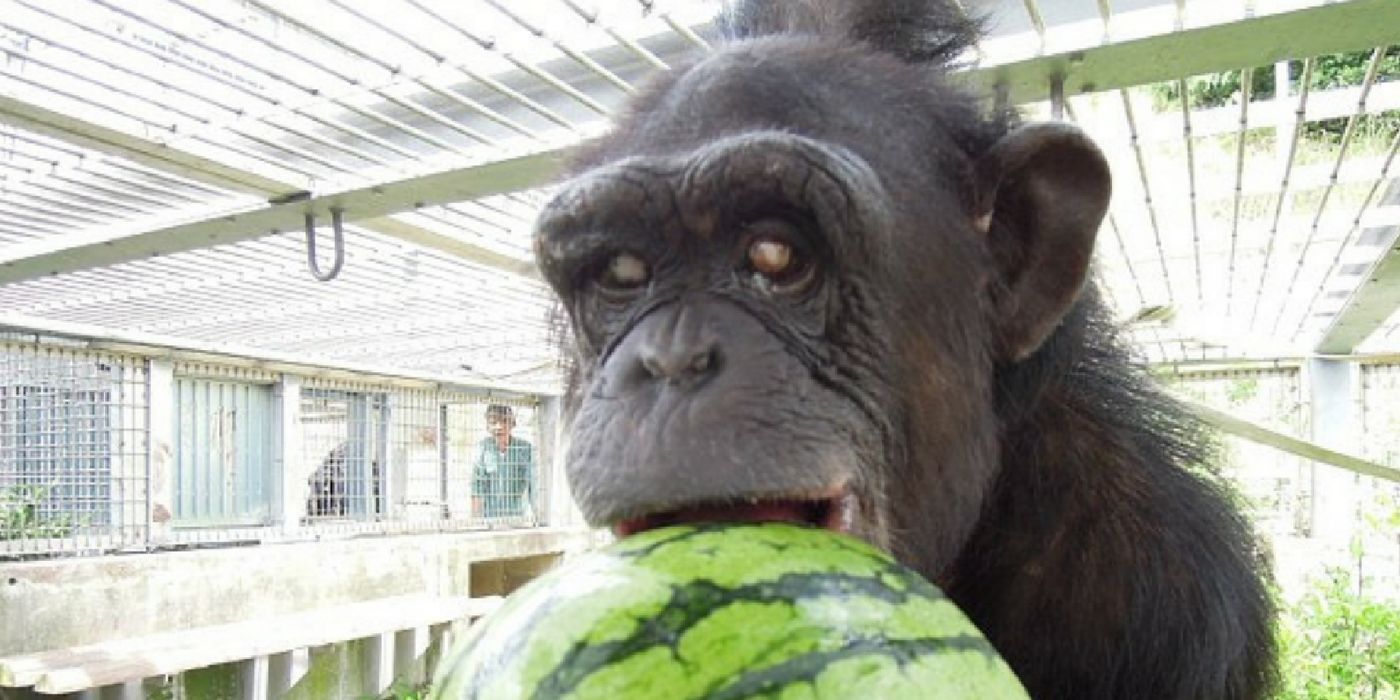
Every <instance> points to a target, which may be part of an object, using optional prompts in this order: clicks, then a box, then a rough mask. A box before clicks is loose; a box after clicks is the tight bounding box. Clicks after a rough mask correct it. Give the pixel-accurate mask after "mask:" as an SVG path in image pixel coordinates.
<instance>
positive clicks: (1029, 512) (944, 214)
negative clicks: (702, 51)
mask: <svg viewBox="0 0 1400 700" xmlns="http://www.w3.org/2000/svg"><path fill="white" fill-rule="evenodd" d="M833 8H834V9H833ZM727 26H728V28H729V31H730V32H732V33H733V34H734V35H735V38H736V39H738V40H739V41H736V42H735V43H733V44H732V45H730V46H728V47H726V48H724V49H722V50H721V51H719V52H717V53H716V54H715V55H713V56H711V57H708V58H706V59H704V60H702V61H700V62H699V63H697V64H696V65H691V66H681V67H677V68H676V69H675V70H673V71H671V72H670V73H668V74H666V75H663V76H661V77H660V78H659V79H658V80H657V81H656V82H655V84H653V85H652V86H650V88H649V89H648V90H646V91H644V92H643V93H642V94H641V95H639V96H638V97H637V98H636V99H635V100H634V102H633V104H632V106H631V109H630V111H629V113H628V114H626V115H624V116H623V117H622V118H621V119H620V120H619V123H618V125H617V128H616V130H615V131H614V132H613V133H612V134H610V135H608V136H606V137H604V138H602V139H601V140H599V141H597V142H596V143H593V144H591V145H590V146H588V147H587V148H585V149H583V150H582V151H581V152H580V153H579V154H578V156H577V158H576V161H575V168H574V179H573V180H572V181H571V182H570V183H569V184H568V185H566V186H565V187H564V188H563V190H562V193H561V195H560V198H559V199H558V200H556V201H555V202H554V203H553V204H552V205H551V206H550V207H549V209H547V211H546V212H545V213H544V215H543V216H542V219H541V224H540V235H539V238H538V239H537V252H538V253H539V257H540V260H541V266H542V269H543V271H544V273H545V276H546V278H547V279H548V280H549V281H550V283H551V284H552V285H553V286H554V287H555V288H556V290H558V291H559V292H560V294H561V297H562V299H563V302H564V305H565V308H566V310H567V311H568V312H569V316H570V318H571V320H572V322H573V334H574V338H575V342H576V343H577V346H576V347H577V353H576V360H577V365H576V370H577V376H576V377H575V385H574V387H573V390H572V392H571V399H570V403H571V415H572V421H573V437H572V443H571V451H570V458H569V459H570V464H569V470H570V481H571V486H572V488H573V490H574V494H575V496H576V498H577V499H578V501H579V502H580V505H581V506H582V507H583V509H584V512H585V515H586V516H587V517H589V519H590V520H591V521H593V522H595V523H596V524H606V523H610V522H615V521H617V520H618V519H620V518H625V517H634V516H637V515H640V514H644V513H648V512H657V511H665V510H668V509H676V508H682V507H685V506H686V505H687V504H693V503H697V502H700V503H705V502H717V501H738V500H742V499H746V498H750V497H753V496H772V495H774V494H779V495H781V494H784V493H799V492H805V491H807V490H810V489H813V488H816V487H817V486H820V485H821V484H822V483H826V482H828V481H830V480H831V479H833V478H837V477H839V476H841V475H843V474H845V475H847V476H849V477H850V478H852V479H853V482H852V483H853V484H854V488H855V490H856V492H857V493H858V494H859V495H860V510H861V521H860V522H859V523H858V524H857V527H856V530H855V531H856V532H857V533H858V534H860V535H862V536H864V537H867V538H868V539H871V540H872V541H874V542H876V543H878V544H881V545H882V546H885V547H887V548H889V549H890V550H891V551H892V552H894V553H895V554H896V556H898V557H899V558H900V559H901V560H902V561H904V562H906V563H908V564H910V565H911V566H914V567H915V568H917V569H919V570H920V571H921V572H922V573H924V574H925V575H926V576H928V577H929V578H931V579H932V580H934V581H936V582H937V583H939V584H940V585H941V586H942V587H943V588H944V589H945V590H946V591H947V592H948V594H949V595H950V596H951V597H952V598H953V599H954V600H955V601H956V602H957V603H958V604H959V605H960V606H962V607H963V609H964V610H966V611H967V612H968V614H969V615H970V616H971V617H972V618H973V619H974V621H975V622H976V623H977V624H978V625H979V626H980V627H981V628H982V629H983V630H984V631H985V632H986V633H987V635H988V636H989V638H990V639H991V640H992V641H993V643H994V644H995V645H996V646H997V648H998V649H999V650H1000V651H1001V652H1002V653H1003V655H1004V656H1005V657H1006V658H1007V660H1008V661H1009V662H1010V663H1011V665H1012V667H1013V668H1014V669H1015V670H1016V672H1017V673H1018V674H1019V675H1020V677H1021V678H1022V680H1023V681H1024V682H1025V684H1026V686H1027V687H1028V689H1030V690H1031V692H1032V694H1033V695H1034V696H1035V697H1037V698H1088V699H1095V698H1134V699H1136V698H1182V699H1186V698H1193V699H1194V698H1242V699H1246V698H1260V697H1264V696H1265V695H1266V694H1267V692H1268V690H1269V688H1270V687H1271V684H1272V682H1273V676H1274V668H1273V653H1274V647H1273V640H1272V636H1271V629H1272V609H1271V604H1270V601H1269V597H1268V595H1267V593H1266V591H1265V588H1264V586H1263V584H1262V583H1261V578H1260V574H1259V572H1258V571H1257V565H1256V562H1255V559H1254V557H1253V554H1252V538H1251V534H1250V531H1249V528H1248V525H1247V523H1246V522H1245V521H1244V520H1243V519H1242V518H1241V517H1240V516H1239V515H1238V513H1237V512H1236V510H1235V509H1234V507H1233V506H1232V503H1231V500H1230V498H1229V497H1228V495H1227V494H1226V493H1224V492H1223V491H1222V490H1221V489H1220V488H1219V487H1218V486H1217V485H1215V484H1214V482H1213V481H1212V480H1210V479H1208V478H1205V477H1203V476H1200V475H1198V473H1196V472H1194V471H1193V468H1194V467H1197V466H1199V465H1201V464H1203V463H1204V462H1205V460H1206V459H1207V457H1208V446H1209V443H1210V441H1209V439H1208V437H1207V436H1206V435H1205V433H1204V432H1203V431H1202V429H1201V427H1200V426H1198V425H1197V424H1196V423H1194V422H1193V421H1192V420H1191V419H1190V418H1188V417H1187V415H1186V414H1185V413H1184V412H1183V411H1182V410H1181V409H1179V408H1178V407H1177V406H1175V405H1174V404H1173V403H1172V402H1171V401H1170V400H1169V399H1167V398H1166V397H1165V396H1163V395H1162V394H1161V393H1160V392H1159V391H1157V390H1156V389H1155V388H1153V387H1152V386H1151V385H1150V383H1149V382H1148V381H1147V380H1146V379H1145V378H1144V377H1143V376H1141V375H1140V374H1139V373H1138V372H1137V371H1135V370H1134V369H1132V368H1131V367H1130V366H1129V363H1128V357H1127V354H1126V352H1125V351H1124V350H1123V348H1122V347H1121V346H1120V344H1119V342H1118V341H1117V339H1116V338H1115V331H1114V328H1113V327H1112V325H1111V324H1110V323H1109V322H1108V321H1107V320H1106V314H1105V310H1104V307H1103V305H1102V303H1101V302H1100V301H1099V299H1098V296H1097V294H1096V293H1095V291H1094V289H1093V287H1092V285H1089V286H1088V287H1086V289H1085V291H1084V293H1083V294H1082V295H1081V296H1080V298H1079V300H1078V301H1077V302H1076V303H1075V304H1074V306H1073V308H1072V309H1071V310H1070V311H1069V313H1068V315H1067V316H1066V317H1065V318H1064V320H1063V322H1062V323H1060V325H1059V327H1058V328H1057V329H1056V330H1055V331H1054V332H1053V334H1052V335H1051V336H1050V337H1049V338H1048V339H1047V340H1046V341H1045V342H1044V343H1043V344H1041V345H1040V347H1039V349H1037V350H1035V352H1034V353H1033V354H1031V355H1030V356H1029V357H1028V358H1027V359H1025V360H1024V361H1020V362H1011V361H1008V360H1007V359H1006V358H1004V357H1002V356H1001V354H999V349H998V348H999V345H998V340H997V332H998V331H997V323H998V320H997V318H996V314H995V313H993V310H994V308H995V307H996V306H997V304H998V299H999V295H1004V294H1005V291H1004V288H1003V287H1002V285H1001V284H1000V283H998V282H997V281H995V280H991V281H989V277H995V276H996V270H999V269H1007V268H1008V267H1013V268H1014V267H1015V265H1016V264H1018V262H1019V261H1017V260H1015V258H1016V257H1017V256H1018V255H1019V253H1018V252H1017V249H1016V248H1015V246H1014V245H1011V244H1006V245H1005V246H1003V247H1002V248H998V244H997V243H996V241H998V240H1002V241H1005V240H1014V235H1013V234H1012V233H1008V232H1014V231H1015V230H1018V229H1019V228H1020V227H1025V226H1032V227H1033V226H1034V224H1033V222H1029V221H1027V219H1033V218H1035V217H1033V216H1031V215H1030V214H1028V213H1026V212H1024V211H1023V210H1022V208H1021V207H1019V206H1017V205H1018V201H1017V200H1013V201H1010V202H1009V203H1008V202H999V204H998V212H997V218H996V219H995V220H994V223H993V231H992V235H991V236H990V237H986V236H983V235H982V234H980V233H979V232H977V231H976V230H975V229H974V227H973V226H972V225H971V224H970V221H971V219H973V218H974V217H975V216H976V215H977V214H978V213H979V212H980V211H981V210H980V209H979V207H980V204H979V197H983V196H985V195H986V193H981V192H978V191H977V188H976V186H975V183H974V177H973V176H974V173H975V170H976V165H977V163H979V162H980V161H981V159H982V158H983V156H985V155H986V154H987V153H988V151H989V150H990V149H992V147H993V145H994V144H996V143H998V141H999V140H1001V139H1002V137H1003V136H1004V135H1005V134H1007V133H1008V132H1009V131H1010V130H1011V129H1012V128H1014V126H1015V124H1014V121H1013V120H1011V119H1009V118H1007V117H993V118H987V117H985V116H984V115H983V114H982V111H981V109H980V106H979V103H978V102H977V101H976V100H974V99H973V98H972V97H970V96H968V95H966V94H963V93H961V92H959V91H957V90H955V89H953V88H950V87H949V86H948V85H947V84H946V83H945V81H944V79H943V78H942V77H941V70H942V66H944V65H946V64H947V63H949V62H950V61H951V60H952V59H953V58H954V57H956V56H957V55H958V53H959V52H960V51H961V50H962V49H964V48H965V47H966V46H967V45H968V42H970V41H971V40H972V37H974V36H975V34H976V31H977V27H976V24H975V23H974V22H972V21H970V20H967V19H966V18H964V17H963V16H962V14H961V13H960V12H959V11H958V9H957V8H956V7H954V6H952V5H951V4H950V3H948V2H932V1H926V2H913V1H912V0H886V1H884V2H878V1H873V0H872V1H870V2H846V3H829V2H816V1H814V0H804V1H794V2H791V3H786V4H766V3H748V4H744V5H741V6H739V7H738V8H736V9H734V10H732V11H731V12H730V13H729V14H728V15H727ZM770 35H772V36H770ZM745 135H750V136H752V135H759V136H761V138H759V139H758V140H757V141H754V142H753V143H752V144H750V143H748V142H747V141H744V138H747V137H746V136H745ZM717 144H718V145H717ZM736 144H737V145H736ZM812 144H818V145H817V146H812ZM821 144H827V145H825V146H822V145H821ZM716 149H719V150H718V151H716ZM804 149H805V150H804ZM841 149H845V150H841ZM843 153H849V154H851V155H850V157H849V158H848V157H846V156H843V155H842V154H843ZM762 154H770V155H771V157H772V159H773V160H774V162H784V163H798V164H799V165H797V166H792V167H788V166H783V167H786V168H788V169H787V170H783V169H782V168H778V169H776V170H774V171H773V172H771V173H769V172H766V171H762V172H759V174H753V173H752V172H751V171H753V169H754V167H755V166H754V162H755V161H756V162H759V163H761V162H762ZM804 159H805V160H804ZM804 162H806V163H809V165H810V168H808V169H806V170H804V166H801V165H800V164H801V163H804ZM850 163H865V164H869V167H870V169H871V170H872V171H873V175H871V174H870V173H866V172H865V171H863V170H861V168H860V167H858V166H851V167H849V168H848V167H847V165H849V164H850ZM710 166H713V167H710ZM707 168H708V169H707ZM1069 172H1071V171H1067V173H1069ZM717 173H718V174H717ZM728 176H733V177H731V178H730V179H726V177H728ZM1065 177H1067V178H1069V177H1073V175H1072V174H1066V175H1065ZM730 180H734V181H735V182H738V183H739V184H738V185H737V186H735V189H733V190H732V191H724V192H716V191H715V188H717V187H721V186H728V185H724V184H723V183H729V182H730ZM770 180H771V181H770ZM716 183H720V184H716ZM764 188H768V189H770V190H772V193H773V194H772V198H773V199H774V200H775V201H776V200H782V201H783V202H784V204H783V207H787V206H788V205H789V204H791V202H790V201H789V200H793V199H795V200H802V202H803V204H802V206H799V207H797V208H798V209H802V207H806V208H807V209H808V210H811V211H809V212H808V214H806V215H810V216H811V218H813V219H814V220H815V222H814V223H812V224H811V227H812V228H814V229H820V230H821V231H822V235H820V236H816V237H815V238H817V239H819V242H818V244H816V246H815V247H816V250H815V251H814V255H815V257H816V258H817V260H818V261H819V263H820V265H821V266H822V269H823V274H824V278H823V282H822V285H821V287H820V291H819V292H818V293H815V294H814V295H813V298H811V299H805V298H804V299H802V300H797V301H793V300H782V299H768V298H766V297H764V296H763V295H761V294H756V293H754V292H753V291H752V290H750V289H748V288H746V287H745V286H744V285H743V280H742V278H739V279H735V278H734V277H733V276H732V275H729V274H727V273H725V267H724V266H725V264H726V263H725V260H726V258H725V257H724V255H725V254H726V253H725V252H724V251H726V250H728V249H729V248H730V247H732V245H733V240H731V238H732V235H733V233H732V232H733V230H734V229H742V228H743V226H744V225H745V222H746V221H748V220H749V218H752V216H753V215H754V213H755V211H758V214H760V215H761V214H763V213H764V212H763V211H760V210H761V209H762V199H763V197H762V196H761V193H762V192H763V191H766V190H765V189H764ZM1012 189H1014V188H1012ZM755 193H758V194H755ZM1008 196H1009V195H1008ZM804 198H805V199H804ZM755 199H757V200H758V202H757V203H754V202H753V201H751V200H755ZM1066 206H1070V205H1068V204H1067V205H1066ZM755 208H757V209H755ZM799 218H800V217H799ZM988 239H990V240H991V241H992V243H990V244H989V243H988V242H987V241H988ZM1008 246H1009V247H1008ZM618 250H638V251H646V252H647V254H648V255H649V256H650V257H649V260H651V261H652V262H653V264H654V278H655V279H654V281H653V283H652V284H651V285H650V286H649V287H648V288H647V290H646V292H645V294H642V295H641V296H639V297H638V298H637V299H635V300H631V301H628V302H627V303H614V302H607V301H606V300H604V301H600V300H599V297H598V295H597V294H595V293H594V292H592V291H590V287H589V284H590V282H589V280H590V279H592V276H595V275H596V273H597V269H598V268H597V263H598V261H599V260H600V257H599V256H600V255H601V256H603V258H601V259H605V258H606V255H607V254H610V253H613V252H616V251H618ZM678 338H679V340H678ZM667 343H671V344H680V345H685V346H686V347H689V346H690V345H694V346H696V347H702V346H703V347H707V348H708V347H713V348H714V349H715V352H716V355H715V357H716V358H717V360H716V362H715V363H714V365H713V366H711V367H710V369H708V370H707V371H706V372H705V373H704V374H703V376H702V375H699V374H697V375H694V376H685V377H682V378H684V379H686V382H685V383H677V382H671V383H670V384H667V385H665V386H662V384H661V383H660V382H657V381H656V379H655V377H652V376H650V375H648V374H647V373H646V372H643V371H641V370H640V369H639V367H640V365H639V360H638V358H639V357H641V356H642V355H645V354H646V353H647V352H650V351H651V350H649V348H654V347H656V346H657V345H658V344H660V345H665V344H667ZM687 344H688V345H687Z"/></svg>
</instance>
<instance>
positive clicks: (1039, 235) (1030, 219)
mask: <svg viewBox="0 0 1400 700" xmlns="http://www.w3.org/2000/svg"><path fill="white" fill-rule="evenodd" d="M975 184H976V192H977V197H978V201H977V204H976V211H975V212H974V222H975V224H976V226H977V228H979V229H980V230H982V231H983V232H985V233H986V235H987V236H988V242H989V243H990V247H991V251H992V255H993V257H994V258H995V264H996V268H997V269H996V272H998V273H999V274H1000V284H999V285H995V286H994V289H993V299H994V309H993V313H995V314H996V318H995V319H993V326H994V328H995V329H996V331H997V336H998V337H997V341H998V343H997V348H996V350H997V354H998V357H999V359H1000V360H1002V361H1006V362H1016V361H1018V360H1022V359H1025V358H1026V357H1027V356H1028V355H1030V354H1031V353H1033V352H1035V350H1036V348H1038V347H1040V344H1041V343H1043V342H1044V341H1045V339H1046V338H1047V337H1049V335H1050V332H1051V331H1053V330H1054V329H1055V327H1056V326H1058V325H1059V323H1060V321H1061V319H1063V318H1064V316H1065V314H1066V313H1067V312H1068V311H1069V309H1070V306H1072V305H1073V304H1074V302H1075V299H1077V298H1078V296H1079V292H1080V290H1081V289H1082V288H1083V286H1084V280H1085V278H1086V277H1087V276H1088V273H1089V259H1090V257H1091V256H1092V255H1093V251H1094V237H1095V236H1096V235H1097V234H1098V230H1099V223H1100V222H1101V221H1102V220H1103V216H1104V213H1105V212H1106V211H1107V210H1108V200H1109V195H1110V193H1111V191H1112V183H1111V181H1110V176H1109V172H1108V163H1107V162H1106V161H1105V160H1104V157H1103V154H1102V153H1100V152H1099V149H1098V147H1097V146H1095V145H1094V143H1093V142H1092V141H1090V140H1089V137H1088V136H1086V135H1085V134H1084V132H1082V131H1080V130H1079V129H1078V128H1076V127H1074V126H1072V125H1070V124H1066V123H1062V122H1048V123H1039V124H1027V125H1025V126H1021V127H1018V128H1017V129H1016V130H1014V131H1012V132H1011V133H1009V134H1007V135H1006V136H1005V137H1003V138H1002V139H1001V140H1000V141H998V142H997V143H996V145H994V146H992V149H991V150H990V151H988V152H987V154H986V155H985V156H983V158H982V160H981V161H980V162H978V163H977V169H976V183H975Z"/></svg>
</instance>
